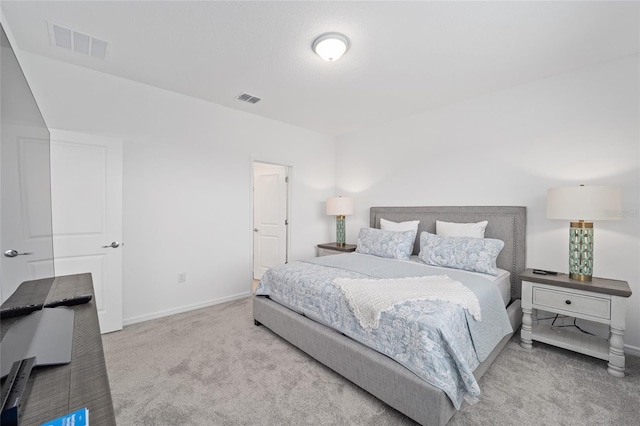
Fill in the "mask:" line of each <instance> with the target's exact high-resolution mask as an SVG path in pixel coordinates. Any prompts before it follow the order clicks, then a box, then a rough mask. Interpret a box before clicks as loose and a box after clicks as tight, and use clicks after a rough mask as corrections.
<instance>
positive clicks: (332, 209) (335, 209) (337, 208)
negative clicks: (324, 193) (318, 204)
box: [327, 197, 355, 216]
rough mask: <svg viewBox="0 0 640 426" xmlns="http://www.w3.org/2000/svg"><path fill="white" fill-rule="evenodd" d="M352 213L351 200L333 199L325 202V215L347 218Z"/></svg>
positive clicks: (345, 198)
mask: <svg viewBox="0 0 640 426" xmlns="http://www.w3.org/2000/svg"><path fill="white" fill-rule="evenodd" d="M354 211H355V207H354V204H353V198H349V197H333V198H329V199H328V200H327V214H328V215H330V216H347V215H351V214H353V212H354Z"/></svg>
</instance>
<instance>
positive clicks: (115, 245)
mask: <svg viewBox="0 0 640 426" xmlns="http://www.w3.org/2000/svg"><path fill="white" fill-rule="evenodd" d="M118 247H120V243H119V242H117V241H114V242H112V243H111V244H109V245H108V246H102V248H118Z"/></svg>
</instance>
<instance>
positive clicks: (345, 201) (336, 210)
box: [327, 197, 355, 246]
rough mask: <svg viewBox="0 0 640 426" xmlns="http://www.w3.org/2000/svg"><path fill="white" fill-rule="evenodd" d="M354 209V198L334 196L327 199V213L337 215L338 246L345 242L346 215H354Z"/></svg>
mask: <svg viewBox="0 0 640 426" xmlns="http://www.w3.org/2000/svg"><path fill="white" fill-rule="evenodd" d="M354 210H355V208H354V205H353V198H349V197H333V198H329V199H328V200H327V215H329V216H336V243H337V245H338V246H344V244H345V233H346V227H345V216H347V215H352V214H353V212H354Z"/></svg>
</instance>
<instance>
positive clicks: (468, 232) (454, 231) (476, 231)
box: [436, 220, 489, 238]
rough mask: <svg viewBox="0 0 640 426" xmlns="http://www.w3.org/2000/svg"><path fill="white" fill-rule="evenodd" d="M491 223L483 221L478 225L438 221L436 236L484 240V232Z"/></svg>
mask: <svg viewBox="0 0 640 426" xmlns="http://www.w3.org/2000/svg"><path fill="white" fill-rule="evenodd" d="M488 224H489V222H487V221H486V220H483V221H482V222H478V223H455V222H443V221H441V220H436V235H442V236H443V237H469V238H484V230H485V229H487V225H488Z"/></svg>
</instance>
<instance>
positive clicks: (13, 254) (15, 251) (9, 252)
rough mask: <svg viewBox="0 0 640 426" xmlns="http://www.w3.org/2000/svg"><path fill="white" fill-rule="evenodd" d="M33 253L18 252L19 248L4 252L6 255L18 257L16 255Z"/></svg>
mask: <svg viewBox="0 0 640 426" xmlns="http://www.w3.org/2000/svg"><path fill="white" fill-rule="evenodd" d="M30 254H33V253H32V252H25V253H18V250H7V251H5V252H4V255H5V256H6V257H16V256H28V255H30Z"/></svg>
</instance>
